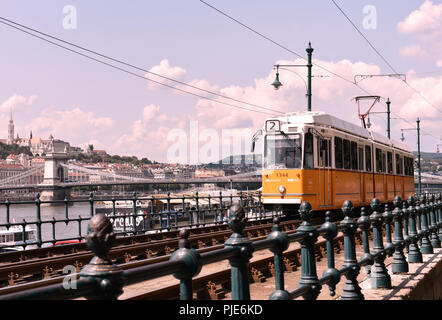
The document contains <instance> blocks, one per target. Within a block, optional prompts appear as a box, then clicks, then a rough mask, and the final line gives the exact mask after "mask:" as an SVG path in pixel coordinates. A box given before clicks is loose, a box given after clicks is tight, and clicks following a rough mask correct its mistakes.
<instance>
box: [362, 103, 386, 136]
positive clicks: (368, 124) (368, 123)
mask: <svg viewBox="0 0 442 320" xmlns="http://www.w3.org/2000/svg"><path fill="white" fill-rule="evenodd" d="M385 103H386V104H387V111H386V112H370V111H369V112H368V113H367V116H368V115H369V114H370V113H371V114H374V113H386V114H387V137H388V139H390V138H391V137H390V121H391V116H390V113H391V112H390V103H391V102H390V99H389V98H387V101H385ZM370 126H371V123H370V118H368V121H367V128H370Z"/></svg>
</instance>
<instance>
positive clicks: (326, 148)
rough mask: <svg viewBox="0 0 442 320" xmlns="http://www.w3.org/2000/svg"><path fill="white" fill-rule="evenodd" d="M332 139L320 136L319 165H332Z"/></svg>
mask: <svg viewBox="0 0 442 320" xmlns="http://www.w3.org/2000/svg"><path fill="white" fill-rule="evenodd" d="M330 153H331V150H330V140H328V139H321V138H318V166H319V167H331V163H330V162H331V156H330Z"/></svg>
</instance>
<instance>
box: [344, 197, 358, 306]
mask: <svg viewBox="0 0 442 320" xmlns="http://www.w3.org/2000/svg"><path fill="white" fill-rule="evenodd" d="M342 212H343V213H344V216H345V217H344V220H342V221H341V223H340V225H339V226H340V227H341V228H342V232H343V233H344V263H343V264H342V267H343V268H350V270H349V271H347V272H346V273H345V277H346V278H347V280H346V281H345V285H344V288H343V289H342V295H341V300H363V299H364V296H363V295H362V293H361V288H360V287H359V284H358V280H357V277H358V274H359V271H360V270H361V267H360V266H359V264H358V261H357V260H356V244H355V233H356V230H357V228H358V226H357V224H356V221H355V220H354V219H353V218H352V213H353V204H352V203H351V201H349V200H346V201H344V203H343V204H342Z"/></svg>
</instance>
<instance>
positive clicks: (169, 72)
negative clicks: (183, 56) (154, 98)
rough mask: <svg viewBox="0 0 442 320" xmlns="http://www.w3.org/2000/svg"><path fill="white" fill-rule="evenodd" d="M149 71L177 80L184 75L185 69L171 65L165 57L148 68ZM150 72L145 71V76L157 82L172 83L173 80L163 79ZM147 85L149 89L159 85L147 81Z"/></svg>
mask: <svg viewBox="0 0 442 320" xmlns="http://www.w3.org/2000/svg"><path fill="white" fill-rule="evenodd" d="M149 71H150V72H152V73H155V74H158V75H161V76H163V77H167V78H171V79H175V80H179V81H181V79H182V78H183V77H184V75H185V74H186V70H185V69H183V68H181V67H172V66H171V65H170V64H169V60H167V59H163V60H161V61H160V64H159V65H156V66H154V67H152V68H151V69H150V70H149ZM152 73H146V74H145V77H146V78H148V79H152V80H154V81H156V82H159V83H166V84H168V85H174V84H175V83H174V82H171V81H170V80H167V79H164V78H162V77H159V76H156V75H154V74H152ZM147 87H148V88H149V89H150V90H154V89H157V88H159V87H160V85H159V84H157V83H155V82H152V81H149V83H148V85H147Z"/></svg>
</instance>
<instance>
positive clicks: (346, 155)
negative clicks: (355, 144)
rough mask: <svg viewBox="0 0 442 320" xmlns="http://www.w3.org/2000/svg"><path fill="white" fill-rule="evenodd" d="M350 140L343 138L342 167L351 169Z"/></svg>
mask: <svg viewBox="0 0 442 320" xmlns="http://www.w3.org/2000/svg"><path fill="white" fill-rule="evenodd" d="M350 145H351V144H350V140H348V139H343V141H342V149H343V154H344V169H345V170H351V147H350Z"/></svg>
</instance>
